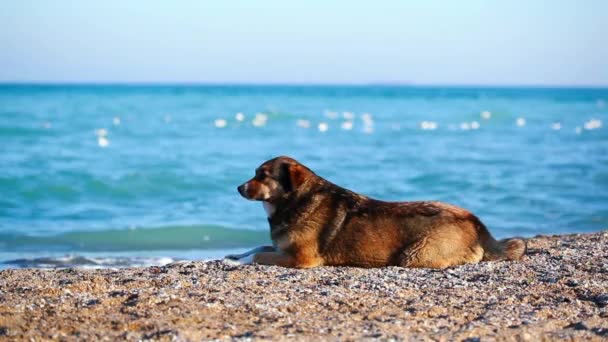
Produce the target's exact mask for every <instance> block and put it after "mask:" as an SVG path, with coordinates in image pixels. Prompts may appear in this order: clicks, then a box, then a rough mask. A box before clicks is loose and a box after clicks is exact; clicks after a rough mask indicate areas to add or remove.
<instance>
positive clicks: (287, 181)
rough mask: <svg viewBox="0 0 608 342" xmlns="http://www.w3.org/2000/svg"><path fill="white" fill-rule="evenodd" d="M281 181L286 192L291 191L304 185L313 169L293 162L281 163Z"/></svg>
mask: <svg viewBox="0 0 608 342" xmlns="http://www.w3.org/2000/svg"><path fill="white" fill-rule="evenodd" d="M280 167H281V169H280V173H279V174H280V176H279V182H280V183H281V186H283V189H284V190H285V192H291V191H293V190H295V189H297V188H299V187H300V185H302V183H304V181H306V179H307V178H308V177H309V176H310V175H311V171H310V170H308V169H307V168H306V167H304V166H302V165H300V164H298V163H293V162H284V163H281V166H280Z"/></svg>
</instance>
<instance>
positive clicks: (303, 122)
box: [296, 119, 310, 128]
mask: <svg viewBox="0 0 608 342" xmlns="http://www.w3.org/2000/svg"><path fill="white" fill-rule="evenodd" d="M296 125H298V127H302V128H310V121H308V120H304V119H298V121H296Z"/></svg>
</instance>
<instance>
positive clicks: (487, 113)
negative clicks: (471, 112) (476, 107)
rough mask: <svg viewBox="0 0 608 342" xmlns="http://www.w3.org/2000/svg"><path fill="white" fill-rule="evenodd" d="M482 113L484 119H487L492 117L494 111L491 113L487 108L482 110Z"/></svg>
mask: <svg viewBox="0 0 608 342" xmlns="http://www.w3.org/2000/svg"><path fill="white" fill-rule="evenodd" d="M480 115H481V117H482V119H486V120H488V119H490V118H491V117H492V113H490V112H489V111H487V110H485V111H483V112H481V114H480Z"/></svg>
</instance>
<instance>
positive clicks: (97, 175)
mask: <svg viewBox="0 0 608 342" xmlns="http://www.w3.org/2000/svg"><path fill="white" fill-rule="evenodd" d="M237 113H241V114H238V115H237ZM256 114H257V117H256ZM241 120H242V121H241ZM607 122H608V89H581V88H575V89H567V88H559V89H541V88H504V89H502V88H457V87H453V88H446V87H397V86H395V87H393V86H350V87H348V86H302V87H300V86H126V85H125V86H64V85H57V86H34V85H19V86H16V85H0V195H1V196H0V263H3V265H4V266H3V267H19V266H34V267H35V266H45V265H57V264H62V262H64V261H65V262H66V263H67V264H85V265H93V266H94V265H101V266H107V265H109V266H111V265H129V264H137V265H139V264H147V263H150V264H154V263H164V262H167V261H168V260H175V259H180V258H186V259H198V258H215V257H220V256H222V255H223V254H225V253H226V252H230V251H236V250H243V249H245V248H248V247H252V246H255V245H258V244H261V243H267V242H268V232H267V223H266V219H265V213H264V211H263V209H262V206H261V205H260V204H259V203H255V202H249V201H246V200H244V199H242V198H241V197H240V196H239V195H238V193H237V191H236V187H237V185H239V184H240V183H242V182H243V181H245V180H246V179H248V178H250V177H251V176H252V175H253V170H254V169H255V168H256V167H257V166H258V165H259V164H260V163H261V162H263V161H264V160H266V159H269V158H272V157H274V156H277V155H289V156H292V157H294V158H296V159H299V160H300V161H301V162H303V163H305V164H306V165H308V166H309V167H311V168H312V169H313V170H315V171H316V172H317V173H318V174H319V175H321V176H323V177H325V178H328V179H329V180H331V181H332V182H334V183H337V184H339V185H342V186H345V187H348V188H350V189H352V190H354V191H357V192H360V193H363V194H366V195H369V196H372V197H376V198H379V199H384V200H423V199H433V200H441V201H446V202H450V203H453V204H457V205H459V206H462V207H465V208H468V209H470V210H471V211H473V212H474V213H476V214H477V215H478V216H479V217H480V218H481V219H482V220H483V221H484V222H485V223H486V224H487V226H488V227H490V229H491V230H492V232H493V233H494V234H495V235H496V236H497V237H506V236H511V235H523V236H533V235H536V234H553V233H575V232H592V231H598V230H601V229H606V228H608V131H607V129H606V123H607ZM66 255H67V257H66ZM66 260H67V261H66Z"/></svg>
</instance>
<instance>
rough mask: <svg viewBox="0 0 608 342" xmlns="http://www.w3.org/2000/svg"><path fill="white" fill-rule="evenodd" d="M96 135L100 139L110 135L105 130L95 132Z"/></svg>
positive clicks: (100, 129)
mask: <svg viewBox="0 0 608 342" xmlns="http://www.w3.org/2000/svg"><path fill="white" fill-rule="evenodd" d="M95 135H96V136H98V137H105V136H106V135H108V130H107V129H105V128H98V129H96V130H95Z"/></svg>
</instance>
